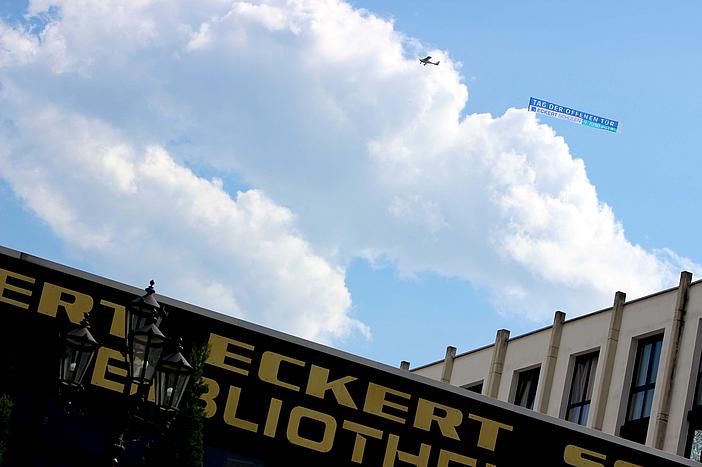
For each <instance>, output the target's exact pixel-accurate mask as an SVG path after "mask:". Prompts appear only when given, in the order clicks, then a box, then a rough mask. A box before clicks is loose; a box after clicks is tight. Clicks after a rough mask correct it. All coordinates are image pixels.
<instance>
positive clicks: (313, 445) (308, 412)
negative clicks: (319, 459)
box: [287, 406, 336, 452]
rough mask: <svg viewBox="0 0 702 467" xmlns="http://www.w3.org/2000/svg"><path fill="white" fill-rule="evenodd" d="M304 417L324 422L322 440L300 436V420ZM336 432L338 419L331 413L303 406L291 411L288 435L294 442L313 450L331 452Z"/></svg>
mask: <svg viewBox="0 0 702 467" xmlns="http://www.w3.org/2000/svg"><path fill="white" fill-rule="evenodd" d="M303 418H308V419H310V420H316V421H318V422H321V423H322V424H324V434H323V435H322V439H321V440H320V441H315V440H312V439H308V438H303V437H302V436H300V433H299V431H300V421H301V420H302V419H303ZM335 433H336V420H335V419H334V417H332V416H331V415H328V414H325V413H322V412H317V411H316V410H312V409H308V408H306V407H301V406H297V407H295V408H294V409H292V411H291V412H290V421H289V422H288V430H287V435H288V440H289V441H290V442H291V443H293V444H297V445H298V446H302V447H305V448H308V449H312V450H313V451H319V452H329V451H331V448H332V446H334V435H335Z"/></svg>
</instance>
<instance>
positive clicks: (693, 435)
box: [685, 359, 702, 462]
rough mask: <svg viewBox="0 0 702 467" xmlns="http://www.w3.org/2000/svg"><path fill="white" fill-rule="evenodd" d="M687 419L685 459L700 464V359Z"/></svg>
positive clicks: (701, 364) (701, 378) (701, 386)
mask: <svg viewBox="0 0 702 467" xmlns="http://www.w3.org/2000/svg"><path fill="white" fill-rule="evenodd" d="M687 419H688V421H689V422H690V428H689V430H688V433H687V447H686V449H685V457H687V458H689V459H692V460H695V461H697V462H702V359H700V364H699V367H698V368H697V385H696V388H695V399H694V402H693V406H692V409H691V410H690V411H689V412H688V414H687Z"/></svg>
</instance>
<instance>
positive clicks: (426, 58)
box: [422, 55, 431, 62]
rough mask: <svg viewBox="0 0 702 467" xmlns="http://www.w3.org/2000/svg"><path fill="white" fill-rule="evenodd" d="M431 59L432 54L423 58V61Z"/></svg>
mask: <svg viewBox="0 0 702 467" xmlns="http://www.w3.org/2000/svg"><path fill="white" fill-rule="evenodd" d="M428 60H431V55H427V56H426V57H425V58H423V59H422V61H423V62H425V61H428Z"/></svg>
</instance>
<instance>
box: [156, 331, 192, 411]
mask: <svg viewBox="0 0 702 467" xmlns="http://www.w3.org/2000/svg"><path fill="white" fill-rule="evenodd" d="M182 350H183V345H182V343H181V340H180V339H178V346H177V347H176V351H175V352H173V353H172V354H170V355H168V356H166V357H164V358H162V359H161V361H160V362H159V364H158V368H157V369H156V405H157V406H158V407H159V408H160V409H161V410H165V411H167V412H175V411H176V410H178V404H180V400H181V399H182V397H183V393H184V392H185V388H186V387H187V386H188V382H189V381H190V376H191V375H192V374H193V367H192V366H190V364H189V363H188V361H187V360H186V359H185V357H184V356H183V354H182V353H181V351H182Z"/></svg>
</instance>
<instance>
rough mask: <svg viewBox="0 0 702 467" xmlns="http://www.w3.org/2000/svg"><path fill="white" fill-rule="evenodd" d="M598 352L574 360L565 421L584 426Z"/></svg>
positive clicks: (588, 409)
mask: <svg viewBox="0 0 702 467" xmlns="http://www.w3.org/2000/svg"><path fill="white" fill-rule="evenodd" d="M597 356H598V352H593V353H589V354H586V355H580V356H579V357H576V358H575V365H574V367H573V380H572V381H571V383H570V395H569V396H568V408H567V410H566V420H568V421H570V422H573V423H577V424H578V425H585V423H586V422H587V416H588V413H589V412H590V400H591V399H592V385H593V383H594V381H595V369H596V368H597Z"/></svg>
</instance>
